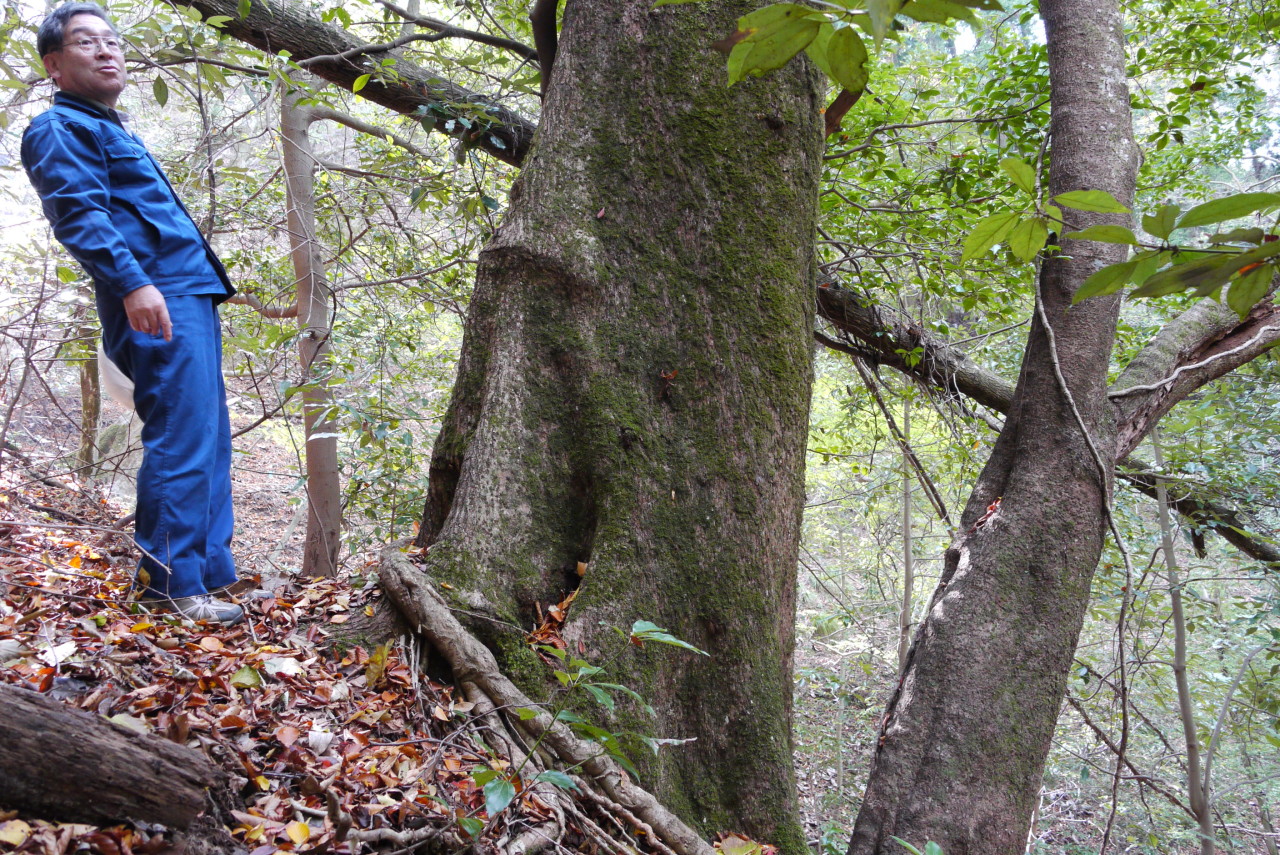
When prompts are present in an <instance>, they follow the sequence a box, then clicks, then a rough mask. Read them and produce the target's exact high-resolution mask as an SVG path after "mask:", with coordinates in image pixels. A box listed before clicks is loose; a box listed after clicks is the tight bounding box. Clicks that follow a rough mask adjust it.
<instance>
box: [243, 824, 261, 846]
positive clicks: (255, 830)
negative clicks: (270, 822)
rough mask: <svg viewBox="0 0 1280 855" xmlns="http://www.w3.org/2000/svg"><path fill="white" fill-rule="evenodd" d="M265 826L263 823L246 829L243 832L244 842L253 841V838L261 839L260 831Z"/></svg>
mask: <svg viewBox="0 0 1280 855" xmlns="http://www.w3.org/2000/svg"><path fill="white" fill-rule="evenodd" d="M265 828H266V826H263V825H255V826H253V827H252V828H250V829H249V830H248V831H246V832H245V834H244V839H245V841H246V842H249V841H253V840H261V839H262V832H263V830H264V829H265Z"/></svg>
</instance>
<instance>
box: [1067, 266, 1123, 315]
mask: <svg viewBox="0 0 1280 855" xmlns="http://www.w3.org/2000/svg"><path fill="white" fill-rule="evenodd" d="M1137 266H1138V262H1137V260H1135V259H1130V260H1128V261H1122V262H1120V263H1119V264H1108V265H1107V266H1106V267H1104V268H1102V269H1101V270H1098V271H1095V272H1094V273H1093V274H1092V275H1091V276H1089V278H1088V279H1086V280H1084V283H1083V284H1082V285H1081V286H1080V288H1079V289H1078V290H1077V291H1076V293H1075V296H1073V297H1072V298H1071V304H1072V305H1075V304H1076V303H1079V302H1080V301H1081V300H1087V299H1089V298H1090V297H1102V296H1105V295H1107V294H1114V293H1115V292H1117V291H1119V290H1120V289H1121V288H1123V287H1124V285H1125V283H1126V282H1128V281H1129V277H1130V276H1132V275H1133V270H1134V268H1135V267H1137Z"/></svg>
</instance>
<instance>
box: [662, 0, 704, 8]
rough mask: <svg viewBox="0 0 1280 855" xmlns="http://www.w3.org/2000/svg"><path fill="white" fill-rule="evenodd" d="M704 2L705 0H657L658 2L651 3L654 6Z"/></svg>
mask: <svg viewBox="0 0 1280 855" xmlns="http://www.w3.org/2000/svg"><path fill="white" fill-rule="evenodd" d="M704 2H706V0H658V2H657V3H654V4H653V5H654V7H655V8H656V7H658V6H676V5H678V4H681V3H704Z"/></svg>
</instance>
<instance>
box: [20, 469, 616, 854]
mask: <svg viewBox="0 0 1280 855" xmlns="http://www.w3.org/2000/svg"><path fill="white" fill-rule="evenodd" d="M69 505H74V506H73V507H68V506H69ZM119 516H120V512H119V509H117V508H112V507H110V506H109V505H108V504H107V503H106V500H103V499H96V498H95V497H93V496H91V495H87V494H85V493H84V492H78V491H74V490H61V489H58V488H56V487H54V486H51V485H48V484H42V483H40V482H39V481H32V482H23V481H21V480H20V479H19V478H17V477H16V476H15V475H14V474H13V473H11V472H10V473H4V474H0V682H4V683H8V684H12V685H16V686H21V687H24V688H27V689H30V690H34V691H38V692H42V693H44V694H47V695H50V696H53V697H56V698H58V699H60V700H61V701H63V702H64V703H66V704H68V705H70V706H73V707H78V708H80V709H83V710H87V711H89V712H92V713H96V714H98V715H100V716H103V717H104V718H107V719H109V720H111V721H113V722H115V723H116V724H119V725H121V726H124V727H129V728H132V729H134V730H138V731H142V732H149V733H153V734H158V735H161V736H164V737H166V738H168V739H170V740H172V741H174V742H177V743H180V744H183V745H187V746H189V747H192V748H195V749H197V750H201V751H203V752H204V753H205V754H206V755H208V756H209V757H211V758H212V759H213V760H214V761H215V762H217V763H219V764H220V765H222V766H223V767H224V768H226V769H227V770H228V771H230V772H231V773H232V775H233V776H234V781H235V783H236V785H237V786H238V789H239V792H240V795H241V797H242V798H243V800H244V805H245V809H244V810H243V811H239V812H237V813H236V814H235V817H236V820H237V825H236V826H235V827H234V828H232V829H231V832H232V833H233V835H234V836H235V837H236V838H237V839H238V840H239V841H241V842H242V843H243V844H244V845H245V847H246V848H247V849H248V850H249V851H250V852H251V855H265V853H268V852H274V851H296V852H339V853H340V852H357V851H372V850H373V849H374V848H375V847H374V846H373V845H372V844H370V843H366V842H353V841H352V840H351V839H350V838H348V837H346V834H345V831H344V830H339V828H338V827H337V826H336V825H335V819H337V820H338V822H337V825H342V824H344V823H345V822H346V821H347V820H348V818H349V821H350V824H351V828H353V829H358V830H372V829H387V830H388V831H389V832H404V831H407V830H412V829H421V828H426V827H437V828H439V827H446V826H455V827H456V824H457V823H458V822H459V821H462V820H479V821H480V822H479V823H469V824H464V826H463V827H464V828H465V827H471V828H474V827H476V826H478V825H480V824H481V823H482V824H483V827H485V829H486V832H485V835H486V836H493V837H494V838H495V839H496V838H497V837H498V836H500V835H501V834H503V833H505V832H506V831H507V830H508V827H509V826H512V825H517V824H523V823H529V822H538V821H540V820H543V819H545V818H546V817H547V815H548V811H549V808H548V807H547V805H545V804H544V803H542V802H541V800H539V799H538V797H537V795H536V793H534V792H532V791H531V790H530V791H523V790H522V792H521V793H520V795H519V796H517V798H516V799H515V800H514V802H513V804H512V805H511V806H509V807H508V808H507V809H506V810H505V812H504V814H503V816H502V817H501V818H500V820H501V821H499V822H490V821H489V820H490V817H488V816H487V814H486V812H485V796H484V793H483V792H482V791H481V788H479V787H477V786H476V784H475V782H474V781H473V779H472V772H473V770H474V769H475V768H476V767H477V765H480V764H486V765H487V764H492V763H495V762H498V763H500V762H501V760H500V758H494V757H492V756H490V752H491V749H489V748H488V747H487V746H486V744H485V741H484V739H483V737H482V735H481V734H480V728H479V726H478V724H477V723H476V722H474V721H473V720H471V718H470V717H469V715H468V712H469V711H470V709H471V705H470V704H469V703H466V702H465V701H463V700H462V699H460V698H458V697H456V696H455V694H454V691H453V689H452V687H450V686H447V685H444V684H441V683H439V682H436V681H435V680H432V679H428V678H427V677H426V676H425V675H424V674H423V673H422V672H421V669H420V668H418V667H417V666H418V654H417V651H416V650H415V648H414V644H415V642H414V640H412V639H401V640H399V641H397V642H395V643H391V644H388V645H384V646H380V647H376V648H374V649H373V650H366V649H365V648H364V647H361V646H359V645H355V646H346V647H344V646H341V645H339V644H335V643H334V638H333V636H334V635H335V634H336V632H335V631H337V630H339V628H340V626H341V624H343V623H345V622H346V620H347V619H348V618H349V617H351V616H352V615H354V614H357V613H359V612H362V611H366V612H367V613H368V614H372V604H373V601H374V600H375V599H376V598H378V597H379V595H380V594H379V592H378V591H377V589H376V586H373V585H366V586H364V587H361V588H354V587H352V585H351V583H350V582H349V581H348V580H346V579H305V580H304V579H293V580H286V581H283V582H281V583H280V584H278V585H276V586H274V587H273V590H272V591H271V592H270V593H271V596H270V597H269V598H265V599H248V600H245V601H243V603H242V605H243V606H244V607H245V609H246V613H247V619H246V621H245V622H244V623H242V624H240V625H239V626H235V627H229V628H223V627H218V626H210V625H205V624H193V623H191V622H189V621H186V620H182V619H179V618H176V617H174V616H172V615H168V614H162V613H148V612H146V611H144V610H143V609H142V608H141V606H140V605H139V604H138V603H136V602H134V601H133V593H132V588H133V580H132V576H133V571H132V567H133V562H134V560H135V559H134V553H133V550H132V544H131V541H130V539H129V538H128V536H127V535H125V534H124V533H122V532H120V531H118V530H115V529H114V528H113V527H112V526H113V524H114V523H115V521H116V519H118V518H119ZM71 520H75V521H76V522H70V521H71ZM369 575H371V573H370V571H369V570H368V569H366V571H365V572H364V573H363V576H365V577H368V576H369ZM353 836H358V835H353ZM462 836H463V837H465V834H463V835H462ZM339 838H345V839H339ZM388 839H392V835H388ZM477 842H478V843H484V842H485V841H483V840H482V841H477ZM169 846H170V843H169V835H168V834H167V830H165V829H163V828H156V827H152V828H143V827H139V826H132V825H127V824H124V825H120V826H116V827H111V828H98V827H94V826H90V825H83V824H72V823H54V822H45V821H41V820H40V819H39V818H32V817H19V816H17V815H16V814H15V813H14V812H12V811H9V812H7V813H6V812H3V806H0V851H23V852H37V853H42V852H49V853H54V852H57V853H61V852H75V851H90V852H102V853H106V855H117V853H123V855H129V853H150V852H159V851H164V850H165V849H166V848H168V847H169ZM587 848H588V849H590V848H592V847H591V846H588V847H587ZM477 849H478V851H486V850H488V849H489V847H487V846H479V847H477ZM584 851H585V850H584Z"/></svg>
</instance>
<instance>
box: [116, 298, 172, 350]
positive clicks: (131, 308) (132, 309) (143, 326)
mask: <svg viewBox="0 0 1280 855" xmlns="http://www.w3.org/2000/svg"><path fill="white" fill-rule="evenodd" d="M124 313H125V314H126V315H128V316H129V326H131V327H133V328H134V329H135V330H137V331H138V332H140V333H146V334H147V335H163V336H164V340H165V341H173V324H172V323H171V322H170V321H169V307H168V306H166V305H165V302H164V295H163V294H161V293H160V289H159V288H157V287H156V286H154V285H143V286H142V287H141V288H138V289H136V290H134V291H130V292H129V293H128V294H125V295H124Z"/></svg>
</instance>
